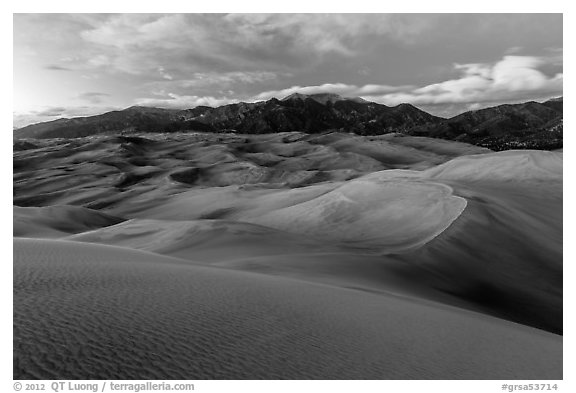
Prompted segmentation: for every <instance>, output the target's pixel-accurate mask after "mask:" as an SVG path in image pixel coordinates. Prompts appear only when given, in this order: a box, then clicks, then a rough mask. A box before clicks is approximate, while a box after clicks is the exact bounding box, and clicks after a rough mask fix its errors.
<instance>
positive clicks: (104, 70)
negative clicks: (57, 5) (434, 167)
mask: <svg viewBox="0 0 576 393" xmlns="http://www.w3.org/2000/svg"><path fill="white" fill-rule="evenodd" d="M13 22H14V23H13V26H14V27H13V70H14V75H13V81H14V91H13V104H14V106H13V125H14V127H22V126H25V125H27V124H32V123H38V122H43V121H49V120H54V119H57V118H62V117H76V116H89V115H94V114H98V113H103V112H107V111H110V110H117V109H124V108H127V107H130V106H133V105H144V106H153V107H161V108H181V109H185V108H192V107H195V106H198V105H208V106H219V105H224V104H229V103H234V102H240V101H244V102H254V101H261V100H267V99H270V98H272V97H277V98H283V97H285V96H287V95H289V94H291V93H294V92H301V93H304V94H313V93H320V92H329V93H336V94H340V95H342V96H345V97H362V98H364V99H366V100H369V101H374V102H378V103H382V104H385V105H390V106H393V105H398V104H400V103H411V104H413V105H415V106H417V107H419V108H421V109H423V110H425V111H427V112H429V113H432V114H434V115H438V116H442V117H451V116H454V115H457V114H459V113H462V112H464V111H467V110H475V109H481V108H483V107H488V106H494V105H498V104H502V103H516V102H525V101H529V100H535V101H543V100H546V99H548V98H552V97H558V96H561V95H562V91H563V90H562V85H563V74H562V72H563V70H562V63H563V46H562V15H561V14H14V19H13Z"/></svg>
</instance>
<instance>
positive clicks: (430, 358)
mask: <svg viewBox="0 0 576 393" xmlns="http://www.w3.org/2000/svg"><path fill="white" fill-rule="evenodd" d="M14 252H15V260H14V291H15V294H14V302H15V303H14V310H15V311H14V323H15V327H14V347H15V353H16V354H17V356H16V357H15V360H14V378H16V379H25V378H41V379H59V378H64V379H74V378H82V379H90V378H99V379H130V378H137V379H148V378H150V379H244V378H247V379H259V378H268V379H284V378H286V379H293V378H298V379H307V378H319V379H333V378H337V379H340V378H341V379H354V378H370V379H413V378H416V379H458V378H465V379H481V378H494V379H498V378H505V379H511V378H521V379H532V378H534V379H547V378H552V379H560V378H561V377H562V373H561V369H562V368H561V356H560V354H561V351H562V340H561V338H560V337H559V336H556V335H554V334H550V333H545V332H543V331H540V330H537V329H532V328H527V327H524V326H521V325H517V324H513V323H509V322H505V321H502V320H498V319H495V318H491V317H486V316H483V315H480V314H473V313H468V312H465V311H462V310H458V309H452V308H447V307H442V306H439V305H434V304H422V303H419V302H415V301H410V300H407V299H403V298H398V297H394V296H390V295H382V294H378V295H375V294H370V293H365V292H361V291H354V290H347V289H341V288H336V287H332V286H325V285H319V284H311V283H305V282H303V281H295V280H288V279H281V278H274V277H270V276H264V275H258V274H249V273H243V272H235V271H229V270H222V269H214V268H206V267H199V266H194V265H190V264H188V263H186V262H185V261H180V260H175V259H171V258H167V257H161V256H158V255H155V254H151V253H143V252H140V251H132V250H127V249H122V248H117V247H110V246H103V245H90V244H80V243H76V242H68V241H61V240H39V239H17V240H15V241H14Z"/></svg>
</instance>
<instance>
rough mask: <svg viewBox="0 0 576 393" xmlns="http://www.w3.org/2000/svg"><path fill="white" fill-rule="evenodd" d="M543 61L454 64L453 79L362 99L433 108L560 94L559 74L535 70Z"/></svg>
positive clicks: (507, 59) (519, 59)
mask: <svg viewBox="0 0 576 393" xmlns="http://www.w3.org/2000/svg"><path fill="white" fill-rule="evenodd" d="M546 61H547V60H546V59H545V58H540V57H535V56H504V58H503V59H502V60H500V61H498V62H496V63H493V64H477V63H475V64H456V65H454V69H455V70H457V71H459V72H460V73H461V75H460V77H459V78H457V79H451V80H447V81H444V82H439V83H434V84H430V85H427V86H423V87H420V88H416V89H412V90H408V91H404V92H397V93H391V94H383V95H369V96H365V97H364V98H366V99H372V100H374V101H377V102H382V103H385V104H394V105H395V104H400V103H402V102H409V103H412V104H424V105H436V104H456V103H470V104H471V103H480V102H496V101H503V100H519V99H533V98H537V97H542V96H544V95H553V94H562V89H563V86H562V85H563V83H562V82H563V75H562V74H560V73H559V74H556V75H553V76H547V75H545V74H544V73H543V72H542V71H540V70H539V69H538V68H539V67H541V66H543V65H544V64H545V63H546Z"/></svg>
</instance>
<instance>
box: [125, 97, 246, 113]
mask: <svg viewBox="0 0 576 393" xmlns="http://www.w3.org/2000/svg"><path fill="white" fill-rule="evenodd" d="M236 102H239V100H238V99H234V98H228V97H220V98H217V97H212V96H195V95H178V94H175V93H168V94H167V95H166V96H165V97H163V98H139V99H137V100H136V105H142V106H151V107H156V108H168V109H187V108H194V107H197V106H211V107H217V106H221V105H226V104H232V103H236Z"/></svg>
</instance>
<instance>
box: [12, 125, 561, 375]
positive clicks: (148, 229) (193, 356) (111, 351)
mask: <svg viewBox="0 0 576 393" xmlns="http://www.w3.org/2000/svg"><path fill="white" fill-rule="evenodd" d="M34 146H36V147H35V148H30V149H26V150H21V151H15V152H14V194H15V195H14V203H15V207H14V236H15V237H16V239H15V251H14V255H15V257H14V258H15V260H14V263H15V267H14V274H15V300H14V302H15V303H14V305H15V308H14V310H15V311H14V312H15V313H14V332H15V351H14V356H15V371H14V372H15V378H16V375H18V376H19V377H21V378H96V377H98V378H117V379H121V378H192V379H195V378H384V379H386V378H445V379H452V378H486V379H497V378H504V379H513V378H523V379H532V378H534V379H546V378H561V370H562V367H561V364H562V344H561V334H562V199H563V198H562V157H563V153H562V152H561V151H560V152H544V151H506V152H499V153H493V152H490V151H489V150H486V149H481V148H478V147H474V146H470V145H466V144H462V143H456V142H449V141H442V140H435V139H428V138H421V137H406V136H401V135H395V134H389V135H384V136H378V137H361V136H356V135H348V134H339V133H328V134H322V135H306V134H301V133H297V132H292V133H282V134H275V135H258V136H257V135H231V134H173V135H146V136H143V137H116V136H104V137H91V138H83V139H78V140H42V141H34ZM46 239H52V240H46ZM89 243H92V244H89ZM74 348H78V349H74ZM35 354H36V355H35ZM115 357H117V358H118V359H117V360H113V359H114V358H115Z"/></svg>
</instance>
